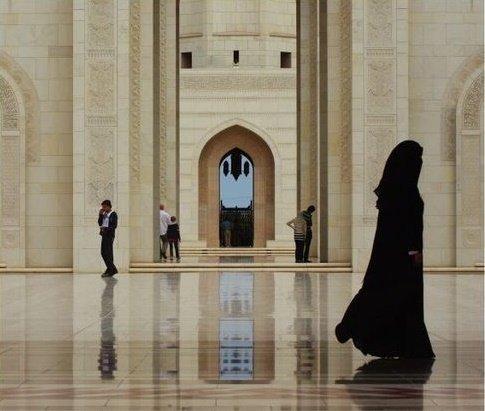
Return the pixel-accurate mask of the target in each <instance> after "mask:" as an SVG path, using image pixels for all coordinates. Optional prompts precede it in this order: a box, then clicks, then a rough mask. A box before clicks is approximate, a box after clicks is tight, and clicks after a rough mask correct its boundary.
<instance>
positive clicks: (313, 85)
mask: <svg viewBox="0 0 485 411" xmlns="http://www.w3.org/2000/svg"><path fill="white" fill-rule="evenodd" d="M320 6H321V5H320V4H319V2H316V1H312V0H301V1H299V2H298V3H297V7H298V13H297V20H298V22H297V31H298V36H297V39H298V43H297V55H298V59H297V64H298V73H297V76H298V77H297V87H298V92H297V116H298V117H297V128H298V130H297V150H298V172H297V175H298V181H297V187H298V205H297V207H298V210H303V209H306V208H307V207H308V206H309V205H315V206H316V207H317V212H316V213H317V215H320V213H321V212H323V213H325V214H326V212H327V210H326V207H325V210H322V209H321V207H318V206H319V204H318V202H319V197H320V196H319V186H318V182H319V177H318V176H319V170H320V167H321V166H322V165H320V164H318V161H319V142H320V137H321V134H320V133H321V132H323V131H321V130H320V127H319V118H320V117H319V110H318V109H319V97H320V93H321V92H322V90H319V88H318V85H319V74H320V64H319V60H318V55H319V49H318V47H319V36H320V30H319V24H321V22H320V16H319V9H320ZM322 41H323V39H322ZM322 161H325V162H326V159H323V160H322ZM313 220H314V221H315V225H314V227H313V233H314V240H313V241H312V248H311V250H310V254H311V256H312V257H316V256H317V255H319V254H320V253H319V251H318V243H319V238H318V234H317V233H318V232H319V221H320V218H316V217H314V218H313Z"/></svg>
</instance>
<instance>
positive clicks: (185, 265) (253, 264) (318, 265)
mask: <svg viewBox="0 0 485 411" xmlns="http://www.w3.org/2000/svg"><path fill="white" fill-rule="evenodd" d="M301 266H304V267H307V268H323V267H326V268H350V267H351V265H350V263H292V262H251V263H238V262H235V263H219V262H181V263H174V262H166V263H131V264H130V268H162V269H163V268H168V267H181V268H191V267H195V268H197V267H199V268H212V267H219V268H221V267H227V268H247V267H249V268H256V267H275V268H280V267H301Z"/></svg>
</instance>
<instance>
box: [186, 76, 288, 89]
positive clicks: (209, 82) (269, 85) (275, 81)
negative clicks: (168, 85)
mask: <svg viewBox="0 0 485 411" xmlns="http://www.w3.org/2000/svg"><path fill="white" fill-rule="evenodd" d="M180 89H181V90H190V91H213V90H236V91H245V90H289V89H291V90H296V75H291V76H288V75H278V74H272V75H267V74H261V75H258V76H255V75H254V74H253V75H250V76H245V75H237V76H235V75H234V74H232V75H231V74H227V75H223V74H220V75H214V76H212V75H190V76H183V77H182V76H181V78H180Z"/></svg>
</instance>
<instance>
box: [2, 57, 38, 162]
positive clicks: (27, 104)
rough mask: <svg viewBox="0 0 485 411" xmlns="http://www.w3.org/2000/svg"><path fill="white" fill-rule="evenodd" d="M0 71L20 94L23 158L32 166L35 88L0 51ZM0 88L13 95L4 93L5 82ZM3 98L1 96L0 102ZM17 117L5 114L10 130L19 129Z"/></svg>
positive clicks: (35, 151) (35, 144)
mask: <svg viewBox="0 0 485 411" xmlns="http://www.w3.org/2000/svg"><path fill="white" fill-rule="evenodd" d="M0 69H3V70H5V72H6V73H8V75H9V76H10V77H11V78H12V80H13V81H14V82H15V84H16V85H17V86H18V88H19V91H20V93H21V98H22V101H18V102H17V103H18V104H21V105H23V110H22V112H23V113H24V116H25V130H24V131H25V156H26V161H27V163H28V164H32V163H34V162H36V161H37V160H38V159H39V103H38V97H37V92H36V88H35V86H34V84H33V83H32V80H31V79H30V77H29V76H28V75H27V73H26V72H25V71H24V70H23V69H22V68H21V67H20V66H19V65H18V64H17V63H16V62H15V60H14V59H12V58H11V57H10V56H9V55H8V54H6V53H4V52H2V51H0ZM4 81H6V79H4ZM2 88H3V90H4V92H7V93H12V94H11V95H15V93H14V92H13V90H12V89H11V91H6V90H8V88H10V86H8V87H7V86H6V83H5V82H4V83H3V87H2ZM3 98H4V97H3V96H2V99H1V100H3ZM17 113H18V112H17ZM19 115H20V113H18V114H17V115H15V114H14V112H13V111H12V112H8V113H6V117H5V118H6V120H7V121H6V124H7V127H9V128H10V129H11V130H17V129H18V128H19V121H20V120H19V118H18V116H19ZM2 122H3V121H2ZM5 127H6V125H5V124H4V126H3V128H4V130H5V129H6V128H5ZM22 127H23V126H22Z"/></svg>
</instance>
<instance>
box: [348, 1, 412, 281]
mask: <svg viewBox="0 0 485 411" xmlns="http://www.w3.org/2000/svg"><path fill="white" fill-rule="evenodd" d="M352 29H353V30H352V33H353V38H352V57H353V58H352V100H353V101H352V103H353V104H352V110H353V116H352V266H353V268H354V271H364V270H365V268H366V266H367V263H368V260H369V255H370V250H371V247H372V242H373V238H374V233H375V227H376V222H377V209H376V208H375V202H376V200H377V198H376V196H375V194H374V192H373V190H374V189H375V188H376V186H377V184H378V183H379V180H380V178H381V175H382V171H383V168H384V164H385V161H386V159H387V157H388V155H389V153H390V152H391V150H392V148H393V147H394V146H395V145H396V143H397V142H398V141H399V140H404V139H406V138H408V87H407V76H408V34H407V33H408V2H407V0H369V1H367V0H366V1H364V0H355V1H353V2H352Z"/></svg>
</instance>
